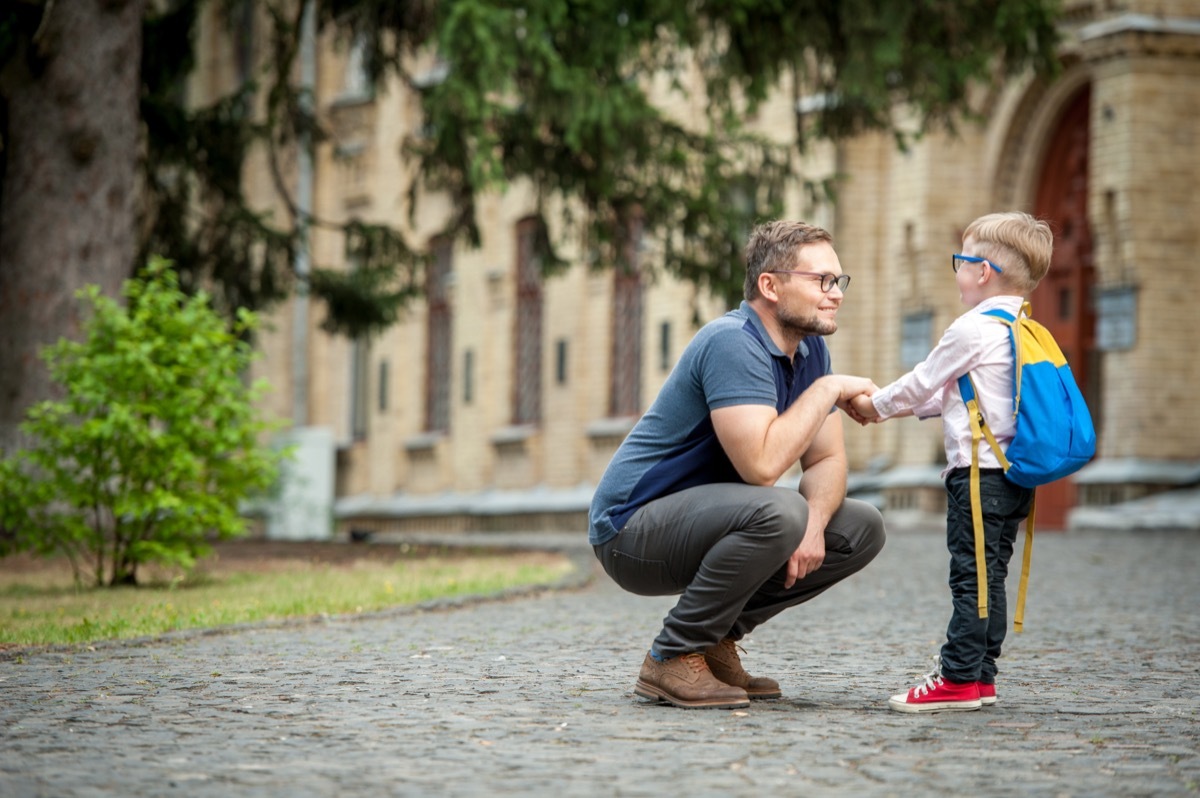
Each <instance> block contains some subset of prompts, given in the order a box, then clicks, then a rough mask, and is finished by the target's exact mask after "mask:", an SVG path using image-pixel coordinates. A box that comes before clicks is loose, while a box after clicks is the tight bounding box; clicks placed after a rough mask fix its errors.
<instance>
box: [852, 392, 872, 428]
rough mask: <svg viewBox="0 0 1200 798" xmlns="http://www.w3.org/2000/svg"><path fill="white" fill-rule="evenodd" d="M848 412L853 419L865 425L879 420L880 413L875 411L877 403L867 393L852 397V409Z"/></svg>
mask: <svg viewBox="0 0 1200 798" xmlns="http://www.w3.org/2000/svg"><path fill="white" fill-rule="evenodd" d="M846 412H847V414H848V415H849V416H850V417H851V418H853V419H854V420H855V421H857V422H858V423H859V424H863V425H866V424H870V423H871V422H872V421H878V420H879V411H878V410H876V409H875V403H874V402H872V401H871V397H870V396H869V395H868V394H865V393H860V394H859V395H858V396H855V397H852V398H851V399H850V409H849V410H847V411H846Z"/></svg>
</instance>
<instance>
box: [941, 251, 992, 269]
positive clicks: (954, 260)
mask: <svg viewBox="0 0 1200 798" xmlns="http://www.w3.org/2000/svg"><path fill="white" fill-rule="evenodd" d="M959 261H963V262H964V263H986V264H987V265H988V266H991V267H992V268H993V269H995V270H996V271H997V272H999V273H1000V274H1004V269H1002V268H1000V267H999V266H997V265H996V264H995V263H992V262H991V261H990V260H988V259H987V258H977V257H975V256H974V255H963V254H962V253H961V252H955V253H954V254H953V255H951V256H950V268H951V270H953V272H954V273H955V274H958V270H959V269H961V268H962V263H959Z"/></svg>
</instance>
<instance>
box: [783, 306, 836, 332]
mask: <svg viewBox="0 0 1200 798" xmlns="http://www.w3.org/2000/svg"><path fill="white" fill-rule="evenodd" d="M775 318H776V319H777V320H778V321H779V326H780V327H782V328H783V330H784V332H787V333H790V334H792V335H800V336H808V335H833V334H834V333H835V332H837V320H836V319H822V318H821V317H819V316H818V315H817V314H816V313H813V314H811V315H808V316H798V315H795V314H793V313H792V312H791V311H788V310H786V309H785V308H780V309H779V310H778V312H777V313H776V315H775Z"/></svg>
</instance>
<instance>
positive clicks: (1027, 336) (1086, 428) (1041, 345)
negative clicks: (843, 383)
mask: <svg viewBox="0 0 1200 798" xmlns="http://www.w3.org/2000/svg"><path fill="white" fill-rule="evenodd" d="M1030 313H1031V309H1030V307H1029V303H1028V302H1026V303H1025V304H1024V305H1022V307H1021V312H1020V315H1019V316H1018V317H1016V318H1014V317H1013V316H1012V314H1011V313H1008V312H1006V311H1003V310H988V311H984V315H987V316H994V317H996V318H997V319H999V320H1000V321H1001V322H1003V323H1004V324H1006V325H1008V333H1009V340H1010V342H1011V343H1012V351H1013V363H1014V368H1013V415H1014V416H1015V418H1016V431H1015V433H1014V434H1013V439H1012V441H1010V442H1009V444H1008V449H1007V451H1002V450H1001V449H1000V444H998V443H997V442H996V438H995V436H994V435H992V431H991V429H989V428H988V426H987V421H985V420H984V418H983V413H982V412H981V411H980V409H979V402H978V400H977V399H976V396H975V386H974V384H973V383H972V382H971V375H970V374H964V375H963V376H961V377H959V378H958V389H959V392H960V393H962V397H963V401H964V402H966V403H967V410H968V411H969V415H970V418H971V438H972V444H973V448H972V454H971V516H972V520H973V521H974V526H975V569H976V572H977V574H978V580H979V602H978V603H979V617H980V618H986V617H987V563H986V561H985V560H984V542H983V512H982V508H981V504H980V498H979V443H980V441H981V440H982V439H983V438H987V441H988V443H989V444H990V445H991V447H992V451H993V452H994V453H995V455H996V459H997V460H999V461H1000V465H1001V466H1002V467H1003V468H1004V476H1005V477H1006V478H1007V479H1008V480H1010V481H1011V482H1013V483H1014V484H1017V485H1020V486H1021V487H1025V488H1036V487H1038V486H1039V485H1045V484H1046V483H1048V482H1053V481H1055V480H1057V479H1062V478H1063V477H1065V476H1067V475H1069V474H1073V473H1075V472H1076V471H1078V470H1079V469H1080V468H1083V466H1085V465H1087V463H1088V462H1089V461H1090V460H1091V459H1092V457H1093V456H1095V454H1096V429H1095V427H1094V426H1093V425H1092V414H1091V413H1090V412H1089V411H1088V407H1087V402H1085V401H1084V399H1083V394H1081V393H1080V392H1079V386H1078V385H1076V383H1075V375H1074V374H1072V373H1071V367H1070V366H1069V365H1068V364H1067V359H1066V358H1065V357H1063V353H1062V350H1061V349H1059V346H1058V342H1057V341H1055V340H1054V337H1053V336H1052V335H1050V331H1049V330H1047V329H1046V328H1045V327H1043V326H1042V325H1041V324H1039V323H1037V322H1036V321H1034V320H1033V319H1032V318H1030ZM1036 510H1037V497H1036V493H1035V495H1034V503H1033V504H1032V505H1031V506H1030V508H1029V517H1028V518H1026V520H1025V550H1024V552H1023V556H1022V562H1021V581H1020V586H1019V587H1018V588H1017V611H1016V613H1015V615H1014V616H1013V629H1014V630H1015V631H1018V632H1019V631H1021V628H1022V625H1023V623H1024V618H1025V589H1026V587H1027V586H1028V583H1029V562H1030V556H1031V554H1032V552H1033V517H1034V513H1035V512H1036Z"/></svg>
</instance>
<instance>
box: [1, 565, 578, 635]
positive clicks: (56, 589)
mask: <svg viewBox="0 0 1200 798" xmlns="http://www.w3.org/2000/svg"><path fill="white" fill-rule="evenodd" d="M572 567H573V566H572V565H571V562H570V561H569V560H568V559H567V558H566V557H564V556H562V555H560V554H553V553H546V552H535V551H522V552H493V551H487V550H460V549H431V548H427V547H418V546H410V545H407V544H400V545H384V544H368V545H354V544H344V543H307V542H305V543H299V542H297V543H293V542H281V541H271V542H267V541H239V542H230V543H222V544H219V545H218V546H217V547H216V550H215V552H214V554H213V555H211V556H209V557H208V558H206V559H204V560H202V561H201V562H200V563H199V564H198V565H197V567H196V569H195V570H193V571H192V573H191V574H188V575H184V574H183V573H181V572H178V571H170V570H164V569H154V568H147V569H146V570H145V571H144V572H142V571H140V570H139V580H140V581H141V582H142V583H143V584H142V585H139V586H138V587H121V588H93V587H90V586H89V587H84V588H77V587H76V586H75V585H74V582H73V580H72V576H71V568H70V565H69V564H68V563H67V562H66V561H65V560H38V559H33V558H30V557H28V556H25V555H20V556H15V557H8V558H5V559H0V648H7V649H11V648H13V647H19V646H27V645H41V644H63V643H68V644H86V643H92V642H96V641H99V640H111V639H122V638H134V637H145V636H153V635H158V634H162V633H164V632H169V631H174V630H179V629H196V628H211V627H218V626H227V625H230V624H238V623H248V622H254V621H266V620H274V619H284V618H297V617H311V616H320V615H341V614H347V613H361V612H372V611H376V610H381V609H385V608H388V607H396V606H401V605H407V604H418V603H421V602H423V601H428V600H431V599H437V598H445V597H454V596H463V595H478V594H485V595H486V594H492V593H496V592H499V591H502V590H505V589H507V588H513V587H520V586H529V585H542V584H547V585H548V584H552V583H554V582H556V581H558V580H559V579H561V578H562V577H564V576H566V575H567V574H568V573H570V572H571V570H572Z"/></svg>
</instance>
